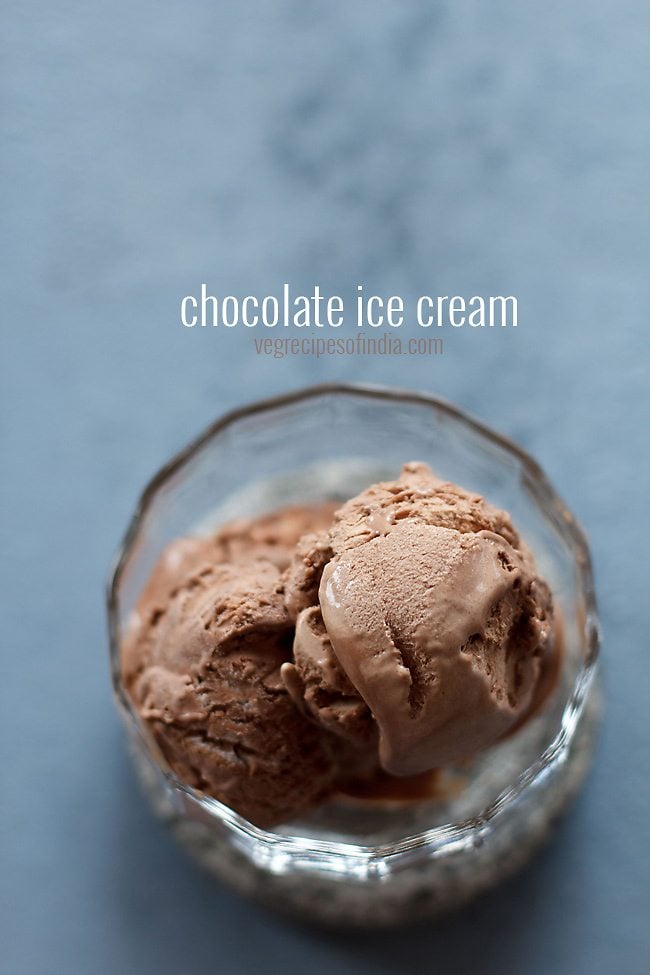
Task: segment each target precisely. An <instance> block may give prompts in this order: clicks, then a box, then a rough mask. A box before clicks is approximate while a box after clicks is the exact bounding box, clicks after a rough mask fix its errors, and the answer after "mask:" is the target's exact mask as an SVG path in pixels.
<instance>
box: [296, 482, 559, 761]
mask: <svg viewBox="0 0 650 975" xmlns="http://www.w3.org/2000/svg"><path fill="white" fill-rule="evenodd" d="M313 549H314V550H313V552H306V553H303V556H302V562H303V564H306V565H308V566H310V565H312V564H317V565H319V566H321V567H322V568H321V579H320V583H319V592H318V601H317V602H315V604H314V605H313V606H312V607H311V608H308V609H303V610H302V611H301V612H300V614H299V615H298V618H297V621H296V639H295V643H294V662H293V664H286V665H285V666H284V667H283V670H282V673H283V677H284V680H285V682H286V684H287V687H288V688H289V690H290V692H291V694H292V696H293V697H294V699H296V698H297V697H298V696H299V695H300V693H301V688H302V695H303V698H304V701H305V704H306V706H307V707H308V709H309V710H310V712H311V713H312V715H313V716H314V717H315V718H316V719H317V720H319V721H320V722H321V723H323V724H325V725H326V726H327V727H330V728H336V729H337V730H338V732H339V733H340V734H341V735H343V736H344V737H347V738H348V739H349V740H358V739H359V736H360V732H359V727H358V726H359V722H360V721H365V722H366V723H370V724H376V726H377V728H378V732H379V756H380V761H381V764H382V766H383V768H384V769H385V770H386V771H388V772H390V773H392V774H394V775H411V774H416V773H419V772H423V771H425V770H427V769H430V768H433V767H440V766H444V765H449V764H451V763H454V762H460V761H463V760H465V759H467V758H470V757H471V756H472V755H474V754H475V753H476V752H477V751H478V750H480V749H481V748H485V747H486V746H488V745H491V744H493V743H494V742H495V741H497V740H498V739H499V738H501V737H503V735H505V734H506V733H507V732H508V731H510V730H511V729H512V728H513V727H514V726H515V725H516V724H518V723H521V722H522V720H524V719H525V717H526V715H527V713H529V712H530V711H531V710H532V709H533V707H534V706H535V705H536V703H537V696H536V691H537V689H538V688H539V687H541V685H542V677H543V674H544V671H545V669H546V667H547V664H548V661H549V657H550V655H551V653H552V648H551V641H550V633H551V600H550V594H549V590H548V587H547V586H546V584H545V583H544V582H543V581H542V580H540V579H539V578H538V577H537V574H536V572H535V567H534V564H533V561H532V557H531V556H530V554H529V553H528V551H527V550H526V549H525V547H524V546H523V545H522V543H521V542H520V540H519V538H518V536H517V533H516V531H515V529H514V528H513V526H512V523H511V521H510V518H509V516H508V515H507V514H506V513H505V512H503V511H499V510H498V509H496V508H493V507H492V506H490V505H488V504H487V503H486V502H485V501H484V500H483V499H482V498H481V497H480V496H479V495H474V494H470V493H468V492H466V491H463V490H462V489H461V488H459V487H457V486H456V485H453V484H450V483H448V482H443V481H441V480H439V479H438V478H437V477H435V476H434V475H433V473H432V472H431V471H430V470H429V468H428V467H426V466H425V465H424V464H407V465H405V467H404V468H403V470H402V472H401V475H400V477H399V478H398V479H397V480H396V481H393V482H389V483H386V484H379V485H373V486H372V487H370V488H369V489H368V490H367V491H364V492H362V493H361V494H360V495H358V496H357V497H356V498H353V499H352V500H351V501H349V502H347V504H345V505H343V507H342V508H341V509H340V511H338V512H337V514H336V516H335V519H334V523H333V525H332V527H331V528H330V529H329V531H327V532H325V533H322V534H321V535H320V536H316V537H315V540H314V546H313ZM324 552H325V553H326V554H325V555H324V554H323V553H324ZM308 576H309V573H307V572H306V571H305V569H304V567H303V565H301V562H300V559H299V558H298V559H294V562H293V564H292V566H291V567H290V569H289V571H288V577H287V580H286V583H285V585H286V589H287V593H288V594H290V596H291V599H292V602H293V603H296V602H297V601H296V597H295V595H294V594H295V592H296V590H297V591H298V592H300V593H302V592H304V591H305V586H304V579H305V577H308ZM308 588H309V591H310V592H311V593H313V592H314V591H315V580H314V579H311V578H310V579H309V587H308ZM315 632H317V633H318V634H319V640H320V647H321V649H320V652H315V649H314V647H315V645H314V638H313V634H314V633H315ZM351 689H352V690H351ZM355 691H356V694H357V695H358V697H357V704H358V705H360V704H361V702H363V703H365V705H367V708H366V709H365V711H362V710H361V709H360V708H359V709H358V710H357V712H356V714H355V717H356V721H355V722H354V724H353V727H352V729H351V730H349V731H348V725H349V724H350V721H349V719H348V715H350V713H351V709H352V708H354V706H355V705H354V702H355V693H354V692H355ZM367 733H368V732H367V730H366V734H367Z"/></svg>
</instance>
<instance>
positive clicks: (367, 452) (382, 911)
mask: <svg viewBox="0 0 650 975" xmlns="http://www.w3.org/2000/svg"><path fill="white" fill-rule="evenodd" d="M412 460H418V461H424V462H426V463H428V464H430V465H431V467H432V468H433V470H434V471H435V472H436V473H437V474H438V475H440V476H441V477H443V478H445V479H449V480H451V481H456V482H457V483H458V484H461V485H462V486H463V487H465V488H468V489H471V490H473V491H476V492H478V493H480V494H482V495H484V496H485V497H486V498H487V499H488V500H489V501H490V502H492V503H493V504H495V505H497V506H498V507H501V508H505V509H506V510H508V511H509V512H510V513H511V515H512V518H513V521H514V523H515V526H516V527H517V529H518V530H519V532H520V534H521V536H522V538H523V539H524V541H525V542H526V543H527V544H528V545H529V547H530V548H531V549H532V551H533V552H534V555H535V558H536V561H537V565H538V568H539V570H540V572H541V574H542V575H544V576H545V577H546V579H547V581H548V582H549V584H550V586H551V589H552V591H553V597H554V601H555V606H556V611H557V615H558V618H559V620H560V623H561V630H562V639H563V646H564V651H563V661H562V668H561V673H560V678H559V680H558V683H557V686H556V688H555V690H554V692H553V694H552V696H551V698H550V699H549V700H548V701H547V703H546V706H545V708H544V709H543V711H542V712H541V713H540V714H539V715H538V716H536V717H535V718H533V719H532V720H531V721H529V722H528V723H527V724H526V725H525V726H524V727H523V728H521V729H520V730H519V731H517V732H516V733H515V734H513V735H512V736H511V737H510V738H508V739H506V740H505V741H503V742H501V743H500V744H498V745H496V746H494V747H492V748H490V749H488V750H487V751H485V752H484V753H482V754H481V755H480V756H478V757H477V758H476V760H475V761H474V762H473V763H472V764H471V765H470V766H469V767H467V768H466V769H463V770H461V772H460V773H456V774H455V775H451V776H449V777H448V778H447V779H446V780H445V784H444V788H442V789H440V790H438V794H436V795H435V796H434V795H432V796H430V797H429V798H427V799H420V800H418V801H410V802H389V801H386V802H383V803H382V802H376V801H375V802H369V801H368V802H362V801H356V802H355V801H353V800H351V799H349V798H348V799H346V798H345V797H339V798H338V799H333V800H330V801H328V802H327V803H324V804H322V805H321V806H320V807H318V809H316V810H314V811H313V812H312V813H311V814H309V815H308V816H303V817H301V818H300V819H299V820H296V821H292V822H290V823H286V824H284V825H282V826H279V827H277V828H275V829H273V830H263V829H259V828H257V827H256V826H254V825H252V824H251V823H250V822H248V821H247V820H245V819H244V818H242V817H241V816H240V815H238V814H237V813H235V812H233V811H232V810H231V809H229V808H228V807H227V806H225V805H223V804H222V803H220V802H218V801H217V800H216V799H213V798H211V797H210V796H207V795H205V794H203V793H202V792H200V791H197V790H196V789H194V788H192V787H191V786H189V785H187V784H186V783H184V782H182V781H180V780H179V779H178V777H177V776H176V775H175V774H174V772H173V771H172V770H171V768H170V767H169V766H168V764H167V763H166V761H165V759H164V757H163V756H162V754H161V752H160V750H159V749H158V747H157V745H156V743H155V741H154V740H153V738H152V736H151V735H150V734H149V732H148V730H147V728H146V726H145V725H144V723H143V722H142V721H141V720H140V718H139V716H138V714H137V712H136V710H135V708H134V707H133V705H132V703H131V701H130V699H129V697H128V695H127V693H126V692H125V689H124V686H123V683H122V680H121V673H120V652H119V647H120V639H121V634H122V632H123V628H124V626H125V624H126V622H127V620H128V617H129V614H130V612H131V611H132V609H133V607H134V605H135V602H136V601H137V598H138V596H139V594H140V592H141V590H142V588H143V586H144V583H145V582H146V580H147V578H148V576H149V573H150V572H151V570H152V568H153V566H154V564H155V562H156V560H157V558H158V556H159V555H160V553H161V551H162V549H163V548H164V547H165V546H166V545H167V544H168V543H169V542H170V541H172V540H173V539H175V538H178V537H179V536H183V535H188V534H197V533H199V534H200V533H202V532H206V531H209V530H213V529H214V528H215V527H216V526H218V525H219V524H220V523H222V522H224V521H227V520H230V519H231V518H233V517H240V516H253V515H258V514H261V513H262V512H264V511H270V510H273V509H275V508H278V507H281V506H283V505H286V504H291V503H306V502H311V501H320V500H325V499H334V500H339V499H340V500H341V501H342V500H345V499H347V498H349V497H350V496H352V495H353V494H355V493H356V492H358V491H359V490H361V489H362V488H364V487H366V486H367V485H369V484H370V483H372V482H373V481H376V480H378V479H386V478H392V477H395V476H396V475H397V473H398V471H399V469H400V467H401V466H402V464H403V463H405V462H407V461H412ZM108 615H109V628H110V652H111V672H112V681H113V688H114V692H115V698H116V701H117V704H118V707H119V710H120V713H121V715H122V718H123V720H124V724H125V726H126V730H127V733H128V739H129V741H130V745H131V751H132V754H133V757H134V760H135V763H136V767H137V769H138V771H139V773H140V777H141V779H142V782H143V783H144V786H145V789H146V792H147V794H148V795H149V797H150V799H151V802H152V805H153V808H154V809H155V811H156V812H157V813H158V814H159V815H160V816H162V817H163V818H164V819H165V820H167V821H168V823H169V824H170V826H171V827H172V829H173V831H174V833H175V834H176V835H177V837H178V838H179V839H180V840H181V842H182V843H183V844H184V845H185V846H186V847H187V848H188V849H189V850H190V852H191V853H192V854H193V855H194V856H195V857H196V858H197V859H198V860H199V861H200V862H201V863H202V864H203V865H204V866H205V867H207V868H208V869H209V870H210V871H212V872H213V873H214V874H216V875H217V876H219V877H220V878H222V879H223V880H225V881H226V882H228V883H230V884H231V885H232V886H233V887H235V888H237V890H239V891H240V892H244V893H246V894H250V895H253V896H254V897H256V898H257V899H259V900H261V901H264V902H266V903H268V904H270V905H272V906H274V907H276V908H281V909H283V910H285V911H289V912H292V913H294V914H298V915H301V916H303V917H307V918H310V919H312V920H317V921H321V922H325V923H331V924H340V925H358V926H368V925H388V924H398V923H401V922H404V921H407V920H408V921H412V920H415V919H417V918H421V917H424V916H431V915H433V914H435V913H437V912H440V911H443V910H447V909H449V908H451V907H454V906H457V905H459V904H461V903H463V902H465V901H466V900H468V899H469V898H470V897H472V896H474V895H475V894H477V893H478V892H479V891H481V890H485V889H486V888H488V887H490V886H492V885H493V884H495V883H497V882H498V881H500V880H501V879H502V878H504V877H505V876H507V875H508V874H510V873H511V872H512V871H514V870H515V869H516V868H517V867H519V866H520V865H521V864H523V863H524V862H525V861H526V859H528V857H529V856H530V855H531V854H532V852H533V851H534V850H535V849H536V848H537V847H538V846H539V844H540V843H541V842H542V841H543V840H544V838H545V837H546V836H547V835H548V834H549V831H550V829H551V827H552V824H553V822H554V820H555V819H556V817H557V816H558V814H559V813H560V812H561V811H562V809H563V808H564V807H565V806H566V804H567V802H568V800H569V799H570V797H571V796H572V795H573V794H574V793H575V791H576V790H577V788H578V786H579V784H580V783H581V781H582V779H583V776H584V773H585V771H586V769H587V767H588V764H589V759H590V757H591V753H592V748H593V742H594V734H595V728H596V725H597V719H598V715H599V701H600V693H599V681H598V663H597V660H598V623H597V616H596V605H595V598H594V589H593V581H592V574H591V567H590V557H589V550H588V547H587V543H586V540H585V537H584V535H583V533H582V531H581V529H580V528H579V526H578V525H577V524H576V521H575V519H574V518H573V516H572V515H571V513H570V512H569V511H568V510H567V508H566V506H565V505H564V504H563V503H562V501H561V500H560V499H559V498H558V496H557V495H556V493H555V491H554V490H553V488H552V487H551V486H550V484H549V483H548V481H547V480H546V477H545V476H544V474H543V473H542V471H541V470H540V468H539V466H538V465H537V464H536V463H535V461H533V460H532V459H531V458H530V457H529V456H528V455H527V454H525V453H524V452H523V451H522V450H521V449H520V448H519V447H517V446H515V444H513V443H511V442H510V441H509V440H507V439H506V438H504V437H502V436H500V435H498V434H496V433H494V432H492V431H491V430H489V429H488V428H487V427H485V426H484V425H483V424H481V423H479V422H477V421H476V420H474V419H472V418H470V417H469V416H467V415H465V414H464V413H462V412H461V411H460V410H458V409H457V408H456V407H453V406H451V405H449V404H448V403H445V402H443V401H441V400H439V399H436V398H434V397H432V396H427V395H423V394H419V393H413V392H407V391H400V390H393V389H385V388H378V387H368V386H348V385H328V386H318V387H313V388H310V389H306V390H303V391H300V392H295V393H290V394H288V395H286V396H281V397H277V398H275V399H271V400H266V401H263V402H260V403H255V404H253V405H251V406H248V407H245V408H243V409H239V410H235V411H234V412H232V413H229V414H227V415H226V416H224V417H223V418H222V419H220V420H218V421H217V422H216V423H214V424H213V425H212V426H211V427H209V428H208V430H206V432H205V433H204V434H202V435H201V436H200V437H199V438H198V439H197V440H195V441H194V442H193V443H192V444H190V445H189V446H188V447H187V448H186V449H185V450H183V451H182V452H181V453H180V454H179V455H178V456H176V457H175V458H174V459H173V460H171V461H170V462H169V463H168V464H167V465H166V466H165V467H164V468H163V469H162V470H161V471H160V472H159V473H158V474H157V475H156V476H155V477H154V478H153V480H152V481H151V482H150V484H149V485H148V487H147V488H146V490H145V491H144V493H143V495H142V497H141V499H140V502H139V504H138V507H137V509H136V512H135V514H134V516H133V518H132V520H131V523H130V525H129V527H128V530H127V533H126V537H125V539H124V542H123V544H122V546H121V549H120V551H119V554H118V558H117V562H116V566H115V569H114V571H113V573H112V576H111V579H110V585H109V594H108Z"/></svg>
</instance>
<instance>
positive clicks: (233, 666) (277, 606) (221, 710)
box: [122, 510, 365, 826]
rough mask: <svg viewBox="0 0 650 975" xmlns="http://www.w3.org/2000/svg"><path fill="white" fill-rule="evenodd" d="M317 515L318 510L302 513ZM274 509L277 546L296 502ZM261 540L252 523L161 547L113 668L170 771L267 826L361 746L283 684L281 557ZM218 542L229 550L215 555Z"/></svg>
mask: <svg viewBox="0 0 650 975" xmlns="http://www.w3.org/2000/svg"><path fill="white" fill-rule="evenodd" d="M326 517H327V515H326V514H325V512H324V510H323V511H320V512H318V511H316V512H314V519H312V522H311V523H314V521H315V522H316V524H318V523H319V520H320V519H321V518H322V519H326ZM281 520H282V518H276V519H275V522H276V524H275V525H274V534H273V538H274V539H275V538H276V535H277V539H278V540H277V541H274V542H273V543H272V545H271V547H272V548H273V550H274V554H276V555H277V554H279V553H280V550H281V548H282V547H283V546H285V547H286V543H287V542H288V540H289V539H291V542H289V544H291V543H293V544H295V541H296V539H295V534H296V533H297V532H298V531H301V530H302V529H303V527H304V526H303V524H299V522H300V519H297V520H296V518H295V512H293V513H292V514H291V515H290V516H289V521H290V522H291V524H290V525H289V524H287V525H285V526H283V528H282V530H280V526H279V525H278V521H281ZM294 529H295V530H294ZM247 532H248V534H247ZM233 540H236V542H237V544H236V545H233ZM249 540H250V541H251V542H252V541H254V542H255V544H254V545H252V544H251V545H247V544H246V543H247V541H249ZM260 544H261V545H262V546H263V548H264V550H265V551H266V547H267V546H268V544H269V537H268V536H267V534H266V531H265V529H264V526H262V525H260V523H259V522H257V523H255V524H254V525H253V524H250V523H249V528H248V529H246V530H244V529H243V527H242V525H241V524H240V526H238V527H237V528H236V530H235V529H233V527H232V526H229V527H228V528H227V529H226V531H225V532H224V533H218V534H217V535H216V536H213V537H212V538H209V539H181V540H179V541H178V542H176V543H174V544H173V545H172V546H170V547H169V548H168V549H167V551H166V552H165V553H164V555H163V557H162V559H161V560H160V562H159V563H158V566H157V568H156V569H155V570H154V573H153V574H152V577H151V579H150V581H149V584H148V586H147V588H146V589H145V591H144V593H143V596H142V598H141V600H140V602H139V604H138V606H137V608H136V611H135V613H134V614H133V617H132V620H131V623H130V626H129V630H128V634H127V637H126V639H125V641H124V644H123V648H122V668H123V675H124V680H125V684H126V687H127V690H128V692H129V694H130V696H131V698H132V700H133V702H134V704H135V705H136V707H137V708H138V710H139V712H140V714H141V716H142V718H143V719H144V720H145V721H146V722H147V724H148V725H149V727H150V729H151V731H152V733H153V735H154V737H155V738H156V741H157V743H158V745H159V747H160V749H161V751H162V752H163V754H164V755H165V757H166V758H167V760H168V761H169V763H170V765H171V766H172V768H174V770H175V771H176V773H177V774H178V776H179V777H180V778H181V779H182V780H184V781H186V782H188V783H189V784H191V785H193V786H194V787H196V788H198V789H201V790H203V791H205V792H207V793H209V794H210V795H213V796H215V797H216V798H218V799H220V800H221V801H223V802H225V803H226V804H227V805H229V806H231V807H232V808H233V809H235V810H237V811H238V812H240V813H241V814H242V815H243V816H245V817H246V818H247V819H249V820H251V821H252V822H255V823H257V824H258V825H261V826H267V825H271V824H273V823H275V822H278V821H281V820H282V819H284V818H288V817H290V816H294V815H296V814H297V813H298V812H300V811H301V810H302V809H305V808H308V807H309V806H311V805H313V803H314V802H316V801H317V800H318V799H320V798H321V797H323V796H324V795H326V794H327V793H328V792H329V791H331V789H332V787H333V782H334V781H335V780H338V779H340V778H341V777H342V776H344V775H346V774H353V773H354V770H355V765H356V762H357V761H358V760H360V759H361V757H362V756H358V755H357V754H356V751H355V749H354V748H352V747H350V746H346V747H345V748H344V749H343V750H341V742H340V739H335V738H334V737H333V736H331V735H329V734H328V733H327V732H323V730H322V729H320V728H319V727H317V726H316V725H315V724H314V723H313V722H312V721H309V720H307V718H306V717H305V716H304V715H303V713H302V712H301V711H300V710H299V709H297V708H296V707H295V705H294V703H293V702H292V700H291V698H290V697H289V694H288V693H287V691H286V688H285V686H284V683H283V681H282V679H281V676H280V669H281V667H282V664H283V663H284V662H285V661H287V660H288V659H289V658H290V656H291V649H292V643H293V634H294V630H293V624H292V621H291V620H290V618H289V616H288V613H287V610H286V608H285V605H284V590H283V585H282V581H281V576H280V571H279V569H278V566H277V565H276V564H274V562H272V561H271V560H270V559H269V558H266V557H259V551H260V550H259V545H260ZM226 550H227V554H228V557H229V558H230V559H231V561H217V560H216V558H215V553H217V556H218V558H222V559H223V558H224V554H226ZM251 553H253V554H251ZM285 555H286V557H287V559H288V550H287V551H286V552H285ZM283 561H286V559H283ZM363 758H364V761H365V756H364V757H363Z"/></svg>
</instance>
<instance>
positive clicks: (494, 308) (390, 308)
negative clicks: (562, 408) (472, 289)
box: [180, 283, 518, 329]
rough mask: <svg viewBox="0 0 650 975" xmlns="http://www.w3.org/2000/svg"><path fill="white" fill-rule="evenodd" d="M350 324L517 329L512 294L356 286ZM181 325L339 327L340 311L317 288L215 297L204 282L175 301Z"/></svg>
mask: <svg viewBox="0 0 650 975" xmlns="http://www.w3.org/2000/svg"><path fill="white" fill-rule="evenodd" d="M352 304H353V308H352V309H350V310H349V314H350V318H351V320H352V324H353V325H356V326H357V327H358V328H364V327H367V328H375V329H376V328H382V327H384V326H386V327H389V328H399V327H400V326H401V325H403V324H404V322H405V321H407V320H411V321H412V320H413V319H415V322H416V323H417V325H418V326H419V327H420V328H431V327H432V326H436V327H438V328H442V327H444V326H451V327H452V328H461V327H463V326H464V325H469V326H470V327H471V328H485V327H487V328H494V327H495V326H496V327H502V328H505V327H508V326H509V327H511V328H516V327H517V325H518V307H517V299H516V298H515V296H514V295H491V296H488V297H483V296H481V295H473V296H472V297H470V298H465V297H463V296H462V295H420V297H419V298H417V299H416V300H415V302H413V301H406V300H405V299H404V298H403V297H401V296H400V295H389V296H387V295H376V294H365V292H364V288H363V285H357V293H356V297H355V298H354V300H353V302H352ZM180 318H181V324H182V325H184V326H185V328H194V326H195V325H199V326H200V327H206V326H208V327H216V326H223V327H224V328H235V327H237V326H244V327H245V328H256V327H257V326H258V325H261V326H263V327H265V328H275V327H276V326H278V327H285V328H289V327H294V328H310V327H314V328H340V327H341V325H343V324H344V322H345V321H346V307H345V302H344V299H343V298H342V297H341V296H340V295H325V294H323V291H322V289H321V288H320V286H319V285H314V287H313V289H312V290H311V292H310V293H308V294H294V293H293V290H292V288H291V286H290V285H289V284H286V283H285V284H283V285H282V290H281V292H280V294H273V295H265V296H264V297H262V298H260V297H259V296H257V295H252V294H251V295H246V296H245V297H238V296H236V295H221V296H219V295H216V294H212V293H211V291H210V290H209V288H208V286H207V285H206V284H205V283H204V284H202V285H201V288H200V290H199V292H198V294H196V295H185V297H184V298H183V299H182V300H181V303H180Z"/></svg>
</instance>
